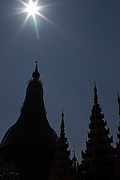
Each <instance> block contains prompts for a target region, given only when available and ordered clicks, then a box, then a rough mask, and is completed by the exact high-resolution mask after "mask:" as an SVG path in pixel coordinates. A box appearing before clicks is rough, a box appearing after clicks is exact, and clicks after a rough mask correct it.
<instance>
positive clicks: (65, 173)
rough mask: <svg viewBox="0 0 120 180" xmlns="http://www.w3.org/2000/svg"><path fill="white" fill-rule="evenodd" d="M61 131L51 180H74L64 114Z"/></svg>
mask: <svg viewBox="0 0 120 180" xmlns="http://www.w3.org/2000/svg"><path fill="white" fill-rule="evenodd" d="M61 116H62V121H61V131H60V137H59V139H58V144H57V149H56V155H55V161H54V164H53V170H52V173H51V176H50V178H49V180H72V161H71V160H70V151H68V150H67V149H68V143H67V138H66V137H65V132H64V128H65V126H64V119H63V118H64V114H63V113H62V115H61Z"/></svg>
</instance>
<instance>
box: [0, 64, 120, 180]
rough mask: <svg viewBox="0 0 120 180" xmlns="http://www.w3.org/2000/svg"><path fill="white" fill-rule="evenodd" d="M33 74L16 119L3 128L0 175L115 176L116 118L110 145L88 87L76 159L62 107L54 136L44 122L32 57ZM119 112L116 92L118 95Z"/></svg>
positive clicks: (109, 179) (85, 179) (118, 176)
mask: <svg viewBox="0 0 120 180" xmlns="http://www.w3.org/2000/svg"><path fill="white" fill-rule="evenodd" d="M32 77H33V79H32V80H30V81H29V84H28V87H27V90H26V97H25V101H24V103H23V107H22V109H21V114H20V117H19V119H18V120H17V122H16V123H15V124H14V125H13V126H12V127H10V128H9V130H8V131H7V132H6V134H5V136H4V138H3V140H2V142H1V145H0V179H1V180H101V179H103V180H104V179H106V180H120V124H119V126H118V134H117V136H118V143H117V146H116V148H113V147H112V146H111V143H112V142H113V138H112V137H109V128H108V129H107V128H106V125H107V122H106V121H104V120H103V118H104V115H103V114H102V113H101V108H100V105H99V103H98V96H97V88H96V85H95V87H94V105H93V108H92V114H91V116H90V125H89V129H90V131H89V133H88V141H87V142H86V150H85V152H82V162H81V164H78V161H77V158H76V156H75V153H74V156H73V158H72V160H71V159H70V151H68V143H67V138H66V137H65V126H64V114H63V113H62V121H61V129H60V137H59V138H57V135H56V133H55V131H54V130H53V129H52V128H51V127H50V125H49V123H48V121H47V118H46V110H45V107H44V101H43V87H42V83H41V81H40V80H39V78H40V73H39V72H38V67H37V62H36V68H35V71H34V72H33V74H32ZM118 103H119V117H120V97H119V95H118Z"/></svg>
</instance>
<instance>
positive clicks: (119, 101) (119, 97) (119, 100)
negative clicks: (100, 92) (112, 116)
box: [117, 91, 120, 119]
mask: <svg viewBox="0 0 120 180" xmlns="http://www.w3.org/2000/svg"><path fill="white" fill-rule="evenodd" d="M117 94H118V104H119V119H120V96H119V93H118V91H117Z"/></svg>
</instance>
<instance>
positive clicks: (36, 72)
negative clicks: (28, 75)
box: [32, 61, 40, 80]
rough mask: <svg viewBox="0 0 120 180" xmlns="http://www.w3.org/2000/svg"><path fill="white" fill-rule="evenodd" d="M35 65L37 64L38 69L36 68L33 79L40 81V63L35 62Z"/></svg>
mask: <svg viewBox="0 0 120 180" xmlns="http://www.w3.org/2000/svg"><path fill="white" fill-rule="evenodd" d="M35 63H36V67H35V71H34V72H33V74H32V77H33V79H34V80H38V79H39V77H40V73H39V72H38V65H37V63H38V62H37V61H35Z"/></svg>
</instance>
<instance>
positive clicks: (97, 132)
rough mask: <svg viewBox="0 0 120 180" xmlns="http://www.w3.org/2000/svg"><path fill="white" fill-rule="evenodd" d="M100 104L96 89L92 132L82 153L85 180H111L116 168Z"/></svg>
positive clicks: (110, 140) (90, 126)
mask: <svg viewBox="0 0 120 180" xmlns="http://www.w3.org/2000/svg"><path fill="white" fill-rule="evenodd" d="M103 118H104V115H103V114H102V113H101V108H100V105H99V104H98V96H97V88H96V86H95V87H94V105H93V108H92V115H91V117H90V121H91V122H90V125H89V128H90V132H89V133H88V141H87V142H86V147H87V149H86V151H85V153H84V152H82V158H83V160H82V164H81V165H80V171H82V173H83V179H84V180H93V179H94V180H101V179H107V180H108V179H111V177H112V176H113V168H114V154H113V148H112V146H111V143H112V141H113V140H112V137H111V138H109V137H108V135H109V129H106V128H105V127H106V125H107V123H106V122H105V121H104V120H103Z"/></svg>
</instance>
